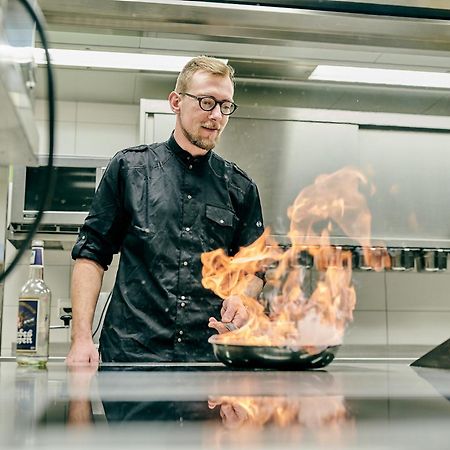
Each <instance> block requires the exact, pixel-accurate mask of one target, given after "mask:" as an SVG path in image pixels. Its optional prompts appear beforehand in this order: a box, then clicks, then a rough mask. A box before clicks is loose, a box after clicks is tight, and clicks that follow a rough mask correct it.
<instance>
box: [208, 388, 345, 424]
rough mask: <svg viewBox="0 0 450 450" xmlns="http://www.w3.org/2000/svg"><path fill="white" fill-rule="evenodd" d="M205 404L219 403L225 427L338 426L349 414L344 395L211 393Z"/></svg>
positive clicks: (211, 406) (213, 406)
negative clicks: (233, 394) (218, 394)
mask: <svg viewBox="0 0 450 450" xmlns="http://www.w3.org/2000/svg"><path fill="white" fill-rule="evenodd" d="M208 406H209V408H211V409H214V408H215V407H216V406H219V407H220V414H221V417H222V423H223V425H224V426H225V427H226V428H227V429H239V428H244V427H256V428H262V427H264V426H266V425H268V424H269V423H270V424H274V425H276V426H278V427H281V428H284V427H288V426H293V425H300V426H302V427H304V428H312V429H318V428H319V427H321V426H326V427H327V428H328V427H332V426H339V425H342V424H345V423H346V422H349V421H350V420H351V416H350V414H349V412H348V410H347V407H346V405H345V400H344V397H342V396H339V395H336V396H322V395H320V396H302V397H284V396H274V397H272V396H261V397H259V396H258V397H253V396H252V397H245V396H242V397H241V396H221V397H211V398H210V399H209V400H208Z"/></svg>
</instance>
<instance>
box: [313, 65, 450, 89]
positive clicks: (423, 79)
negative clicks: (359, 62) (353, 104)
mask: <svg viewBox="0 0 450 450" xmlns="http://www.w3.org/2000/svg"><path fill="white" fill-rule="evenodd" d="M308 79H309V80H322V81H341V82H345V83H368V84H386V85H394V86H417V87H430V88H444V89H450V73H444V72H419V71H415V70H392V69H372V68H368V67H346V66H326V65H318V66H317V67H316V68H315V69H314V71H313V72H312V73H311V75H310V76H309V77H308Z"/></svg>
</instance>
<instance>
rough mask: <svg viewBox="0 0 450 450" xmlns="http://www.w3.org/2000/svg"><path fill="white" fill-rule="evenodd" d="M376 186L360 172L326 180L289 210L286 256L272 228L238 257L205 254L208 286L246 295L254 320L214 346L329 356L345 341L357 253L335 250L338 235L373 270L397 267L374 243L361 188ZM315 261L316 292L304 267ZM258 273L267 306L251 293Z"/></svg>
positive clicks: (216, 252)
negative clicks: (332, 238) (273, 348)
mask: <svg viewBox="0 0 450 450" xmlns="http://www.w3.org/2000/svg"><path fill="white" fill-rule="evenodd" d="M367 184H368V182H367V180H366V178H365V177H364V176H363V174H362V173H361V172H359V171H358V170H356V169H354V168H343V169H341V170H339V171H337V172H335V173H332V174H327V175H320V176H319V177H318V178H317V179H316V180H315V182H314V183H313V184H312V185H310V186H308V187H306V188H305V189H304V190H303V191H302V192H300V194H299V195H298V196H297V198H296V199H295V201H294V203H293V204H292V206H290V207H289V209H288V216H289V218H290V220H291V224H290V229H289V233H288V237H289V240H290V242H291V245H290V247H289V248H288V249H287V250H284V249H283V248H282V247H280V245H278V243H277V242H276V241H275V240H274V239H273V238H271V237H270V230H269V229H266V231H265V232H264V234H263V235H262V236H260V238H259V239H257V240H256V241H255V242H254V243H253V244H251V245H249V246H247V247H243V248H241V249H240V250H239V252H238V253H237V254H236V255H235V256H233V257H230V256H228V255H226V254H225V252H224V251H223V250H222V249H218V250H214V251H212V252H208V253H203V254H202V257H201V260H202V263H203V270H202V276H203V279H202V284H203V286H204V287H205V288H208V289H211V290H213V291H214V292H215V293H216V294H217V295H218V296H219V297H221V298H222V299H226V298H227V297H229V296H231V295H239V296H241V298H242V299H243V301H244V304H245V305H246V307H247V309H248V311H249V314H250V319H249V321H248V322H247V323H246V324H245V325H244V326H243V327H242V328H240V329H238V330H236V331H233V332H230V333H225V334H222V335H216V336H213V337H212V338H211V339H212V340H213V341H214V342H220V343H228V344H237V345H257V346H259V345H261V346H270V345H272V346H273V345H275V346H287V347H290V348H292V349H299V348H302V349H306V350H307V351H309V352H310V353H316V352H318V351H321V350H322V349H324V348H326V347H327V346H330V345H339V344H341V342H342V339H343V335H344V331H345V328H346V326H347V324H348V323H349V322H350V321H351V320H352V319H353V310H354V308H355V304H356V294H355V289H354V287H353V285H352V253H351V251H350V250H348V249H345V248H342V247H339V246H335V245H331V242H330V234H331V233H333V235H338V236H342V235H347V236H349V237H350V238H351V239H352V240H354V241H355V242H357V243H358V245H360V246H361V248H362V254H363V256H364V261H365V264H366V265H367V266H370V267H371V268H373V269H374V270H381V269H383V268H385V267H389V264H390V260H389V255H388V254H387V251H386V249H383V248H373V247H371V242H370V228H371V215H370V211H369V209H368V207H367V203H366V200H365V196H364V195H363V194H362V193H361V192H360V190H359V188H360V187H361V186H367ZM305 255H310V257H311V258H312V261H313V263H314V267H315V269H316V270H317V274H318V279H317V282H316V286H315V289H314V291H313V292H312V293H310V294H309V292H308V287H307V285H308V283H306V282H305V277H306V269H305V266H304V265H302V264H300V263H299V261H300V260H301V258H302V257H304V256H305ZM257 272H265V273H266V281H267V283H266V286H265V288H264V295H265V296H266V300H267V301H268V303H269V310H268V311H266V310H265V307H264V306H263V304H262V303H260V302H259V301H258V300H257V299H256V298H253V297H251V296H249V295H247V294H246V293H247V292H249V291H250V289H249V287H250V283H251V280H252V278H253V276H254V274H256V273H257Z"/></svg>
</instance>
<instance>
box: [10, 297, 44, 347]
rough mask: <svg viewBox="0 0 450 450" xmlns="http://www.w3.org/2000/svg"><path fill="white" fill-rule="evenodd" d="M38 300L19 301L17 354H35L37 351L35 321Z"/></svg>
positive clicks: (36, 319) (36, 318)
mask: <svg viewBox="0 0 450 450" xmlns="http://www.w3.org/2000/svg"><path fill="white" fill-rule="evenodd" d="M38 312H39V300H37V299H29V298H27V299H19V315H18V317H17V349H16V351H17V352H21V351H24V352H35V351H36V350H37V344H38V342H37V339H38V333H37V321H38Z"/></svg>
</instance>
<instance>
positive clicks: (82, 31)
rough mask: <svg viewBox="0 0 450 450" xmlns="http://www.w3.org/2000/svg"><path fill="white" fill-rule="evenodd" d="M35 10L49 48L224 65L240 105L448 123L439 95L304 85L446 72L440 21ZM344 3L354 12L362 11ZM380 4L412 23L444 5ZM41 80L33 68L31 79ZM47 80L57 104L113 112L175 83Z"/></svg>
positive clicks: (85, 74)
mask: <svg viewBox="0 0 450 450" xmlns="http://www.w3.org/2000/svg"><path fill="white" fill-rule="evenodd" d="M38 3H39V5H40V7H41V8H42V10H43V12H44V15H45V17H46V20H47V22H48V27H49V32H50V33H49V38H50V39H49V40H50V42H51V46H52V47H53V48H70V49H90V50H108V51H117V52H133V53H134V52H138V53H148V54H169V55H188V56H190V55H192V56H194V55H197V54H210V55H214V56H217V57H221V58H226V59H228V60H229V62H230V64H231V65H233V66H234V67H235V69H236V73H237V82H238V84H237V86H238V91H237V94H239V96H240V97H241V99H243V101H244V102H246V101H252V100H251V99H254V98H255V96H258V98H259V101H260V102H261V103H264V101H267V102H270V103H271V104H272V103H273V102H277V101H278V102H279V103H280V104H283V105H285V106H296V105H300V106H302V107H319V108H332V109H355V110H368V111H387V112H403V113H408V112H409V113H421V114H435V115H450V100H449V97H450V96H449V95H448V93H449V91H448V90H442V89H441V90H439V89H423V88H422V89H419V88H399V87H385V86H371V85H360V84H350V85H349V84H342V83H331V82H326V83H325V82H317V81H315V82H313V81H311V80H308V76H309V75H310V74H311V72H312V71H313V70H314V68H315V67H316V66H317V65H318V64H329V65H351V66H361V67H374V68H388V69H389V68H391V69H408V70H420V71H436V72H447V73H449V72H450V22H449V21H446V20H442V19H430V18H420V17H394V16H384V15H374V14H361V13H358V14H349V13H346V12H332V11H318V10H310V9H298V8H282V7H262V6H256V5H243V4H236V2H229V3H227V4H225V3H219V2H193V1H182V0H178V1H165V2H160V1H151V0H141V1H127V0H125V1H112V0H90V1H88V0H39V1H38ZM272 3H273V4H275V3H277V2H272ZM291 3H292V2H291ZM297 3H298V4H301V3H302V2H301V1H299V2H297ZM306 3H308V2H306ZM309 3H311V2H309ZM327 3H328V4H331V3H334V4H337V3H341V4H345V3H348V4H349V3H350V2H346V1H341V2H337V1H334V2H326V1H325V2H323V4H324V5H325V4H327ZM351 3H352V4H359V6H360V8H363V7H364V4H367V3H369V2H368V1H362V2H351ZM388 3H389V4H395V6H396V7H397V8H398V7H401V6H403V5H405V4H409V5H413V6H414V7H418V8H419V7H420V8H421V9H417V15H419V13H420V12H421V11H422V12H423V11H425V10H427V11H434V10H437V8H441V9H440V10H441V11H443V10H444V8H443V6H445V5H444V3H445V2H442V0H428V1H427V0H415V1H411V2H406V1H404V0H390V1H389V0H383V1H379V2H378V7H380V6H382V5H383V4H388ZM278 4H281V2H278ZM361 10H362V9H360V11H361ZM43 76H44V72H43V69H39V72H38V80H41V79H42V77H43ZM56 77H57V83H58V98H59V99H60V100H71V101H98V102H113V103H114V102H117V103H138V102H139V99H140V98H165V97H166V96H167V91H168V90H170V89H171V88H172V86H173V84H174V82H175V75H173V74H163V73H153V72H142V71H126V70H105V69H93V68H83V69H80V68H77V69H76V68H57V70H56ZM42 85H45V84H44V83H41V82H40V83H38V86H40V87H38V90H37V96H38V97H41V98H42V97H45V95H46V94H45V91H44V90H43V88H42ZM276 94H279V95H276ZM241 101H242V100H241Z"/></svg>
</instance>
